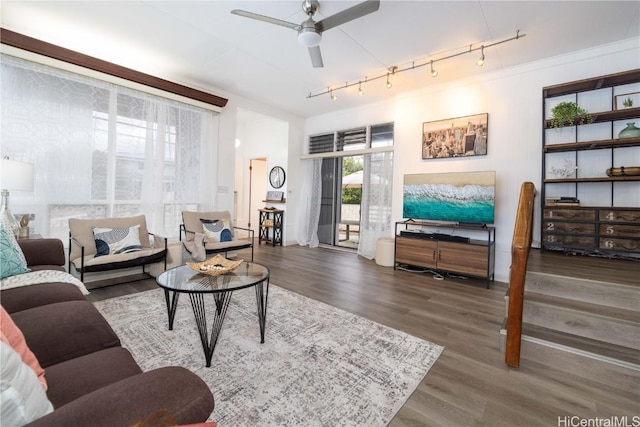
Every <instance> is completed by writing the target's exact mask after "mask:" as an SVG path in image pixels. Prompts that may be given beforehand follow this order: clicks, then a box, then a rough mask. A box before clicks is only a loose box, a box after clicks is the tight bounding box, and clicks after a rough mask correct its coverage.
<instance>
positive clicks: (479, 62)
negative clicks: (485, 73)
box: [476, 45, 484, 67]
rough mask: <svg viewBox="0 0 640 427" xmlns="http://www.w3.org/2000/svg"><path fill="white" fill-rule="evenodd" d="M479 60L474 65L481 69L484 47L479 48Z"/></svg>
mask: <svg viewBox="0 0 640 427" xmlns="http://www.w3.org/2000/svg"><path fill="white" fill-rule="evenodd" d="M480 53H481V54H480V58H478V61H476V65H477V66H478V67H482V66H483V65H484V45H483V46H482V47H481V48H480Z"/></svg>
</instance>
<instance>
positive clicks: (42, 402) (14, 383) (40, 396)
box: [0, 341, 53, 426]
mask: <svg viewBox="0 0 640 427" xmlns="http://www.w3.org/2000/svg"><path fill="white" fill-rule="evenodd" d="M0 360H2V364H1V365H0V420H2V425H7V426H22V425H24V424H27V423H29V422H31V421H33V420H36V419H38V418H40V417H42V416H44V415H46V414H48V413H50V412H53V406H52V405H51V402H49V399H47V395H46V393H45V392H44V389H43V388H42V387H41V385H40V382H39V381H38V377H37V376H36V374H35V373H34V372H33V370H32V369H31V368H30V367H28V366H27V365H26V364H25V363H23V362H22V360H21V359H20V355H18V353H16V352H15V350H13V349H12V348H11V346H10V345H8V344H6V343H4V342H2V341H0Z"/></svg>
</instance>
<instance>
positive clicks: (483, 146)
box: [422, 113, 489, 159]
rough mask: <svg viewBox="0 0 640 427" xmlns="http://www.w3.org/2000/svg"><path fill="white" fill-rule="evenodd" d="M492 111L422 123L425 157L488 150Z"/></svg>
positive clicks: (484, 153) (439, 157) (475, 153)
mask: <svg viewBox="0 0 640 427" xmlns="http://www.w3.org/2000/svg"><path fill="white" fill-rule="evenodd" d="M488 129H489V114H488V113H484V114H476V115H473V116H465V117H456V118H454V119H446V120H438V121H435V122H425V123H423V124H422V158H423V159H441V158H447V157H464V156H483V155H486V154H487V142H488Z"/></svg>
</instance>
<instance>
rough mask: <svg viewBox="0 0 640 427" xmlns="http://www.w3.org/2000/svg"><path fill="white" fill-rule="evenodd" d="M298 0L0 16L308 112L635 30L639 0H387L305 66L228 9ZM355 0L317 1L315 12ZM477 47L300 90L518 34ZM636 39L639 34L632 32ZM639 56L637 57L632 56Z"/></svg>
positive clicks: (289, 15)
mask: <svg viewBox="0 0 640 427" xmlns="http://www.w3.org/2000/svg"><path fill="white" fill-rule="evenodd" d="M301 3H302V2H301V1H300V0H295V1H110V2H109V1H102V2H93V1H6V0H2V2H1V8H2V9H1V13H2V14H1V18H0V25H1V26H2V27H4V28H7V29H9V30H12V31H16V32H19V33H22V34H25V35H28V36H31V37H34V38H38V39H41V40H45V41H47V42H50V43H53V44H57V45H59V46H62V47H66V48H69V49H73V50H76V51H79V52H82V53H85V54H88V55H91V56H94V57H97V58H100V59H104V60H107V61H111V62H114V63H117V64H120V65H122V66H125V67H129V68H132V69H135V70H138V71H141V72H144V73H147V74H152V75H156V76H158V77H162V78H165V79H167V80H171V81H174V82H176V83H181V84H185V85H190V86H193V87H196V88H198V89H201V90H204V91H208V92H212V93H214V94H216V95H220V96H224V97H228V98H230V99H233V96H234V95H241V96H243V97H246V98H248V99H250V100H255V101H259V102H263V103H267V104H270V105H273V106H275V107H278V108H281V109H283V110H285V111H288V112H291V113H294V114H297V115H300V116H304V117H308V116H313V115H317V114H322V113H326V112H330V111H336V110H341V109H344V108H349V107H353V106H357V105H361V104H364V103H370V102H375V101H379V100H382V99H384V98H385V97H388V96H389V95H390V94H397V93H399V92H402V91H407V90H414V89H416V88H420V87H424V86H427V85H429V84H434V82H443V81H447V80H451V79H457V78H462V77H467V76H471V75H473V74H477V73H486V72H488V71H492V70H498V69H501V68H505V67H511V66H514V65H518V64H522V63H526V62H531V61H535V60H539V59H542V58H546V57H550V56H556V55H560V54H564V53H568V52H572V51H577V50H582V49H586V48H590V47H594V46H599V45H604V44H607V43H611V42H615V41H618V40H624V39H630V38H638V37H640V2H639V1H418V0H415V1H390V0H382V1H381V4H380V9H379V10H378V11H377V12H374V13H372V14H369V15H366V16H364V17H362V18H360V19H358V20H355V21H351V22H348V23H346V24H343V25H342V26H339V27H336V28H333V29H330V30H328V31H326V32H325V33H324V35H323V40H322V43H321V45H320V46H321V50H322V55H323V59H324V68H321V69H315V68H313V67H312V66H311V61H310V59H309V55H308V53H307V50H306V48H304V47H302V46H300V45H299V44H298V42H297V34H296V32H295V31H293V30H291V29H289V28H285V27H280V26H276V25H272V24H267V23H263V22H259V21H255V20H252V19H248V18H243V17H240V16H236V15H232V14H231V13H230V11H231V10H232V9H244V10H247V11H251V12H255V13H259V14H262V15H268V16H271V17H274V18H278V19H282V20H286V21H290V22H294V23H300V22H302V21H304V20H305V19H306V15H305V14H304V13H303V12H302V9H301ZM357 3H359V0H355V1H333V0H321V1H320V8H321V10H320V12H319V14H318V15H317V16H316V17H315V19H316V21H317V20H319V19H322V18H323V17H326V16H330V15H333V14H335V13H337V12H339V11H341V10H344V9H346V8H348V7H351V6H353V5H355V4H357ZM517 30H520V32H521V34H526V37H524V38H521V39H519V40H516V41H511V42H508V43H504V44H501V45H498V46H494V47H491V48H488V49H486V50H485V55H486V64H485V66H484V67H478V66H476V65H475V61H476V59H477V58H478V56H479V53H477V52H473V53H469V54H464V55H461V56H459V57H457V58H455V59H450V60H445V61H442V62H436V64H435V65H434V68H436V69H437V70H438V71H439V73H440V74H439V76H438V77H437V78H436V79H433V78H432V77H431V76H430V75H429V71H430V70H429V67H428V66H427V67H422V68H419V69H415V70H411V71H407V72H403V73H400V74H397V75H395V76H393V77H392V78H391V81H392V83H393V88H392V89H386V88H385V79H381V80H376V81H374V82H370V83H368V84H365V85H363V91H364V95H363V96H362V97H360V96H358V94H357V86H356V87H352V88H349V89H344V90H339V91H336V95H338V97H339V100H338V101H331V100H330V99H329V96H328V95H323V96H319V97H314V98H310V99H308V98H307V95H308V94H309V93H310V92H312V93H318V92H322V91H324V90H326V89H327V87H337V86H344V85H345V83H346V82H349V83H353V82H357V81H359V80H362V79H364V77H365V76H368V77H369V78H371V77H375V76H379V75H383V74H385V73H386V70H387V69H388V68H389V67H392V66H398V67H399V68H405V67H408V66H411V64H412V63H415V64H421V63H425V62H427V61H429V60H431V59H434V60H436V61H437V59H438V58H442V57H444V56H447V55H451V54H453V53H457V52H461V51H464V50H465V49H469V47H470V45H473V47H478V46H480V45H482V44H485V45H486V44H490V43H493V42H496V41H499V40H503V39H507V38H510V37H513V36H515V35H516V32H517ZM639 40H640V39H639ZM639 62H640V59H639Z"/></svg>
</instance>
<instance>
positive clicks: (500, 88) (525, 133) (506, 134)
mask: <svg viewBox="0 0 640 427" xmlns="http://www.w3.org/2000/svg"><path fill="white" fill-rule="evenodd" d="M638 58H640V43H639V42H638V40H637V39H631V40H626V41H623V42H618V43H614V44H609V45H605V46H599V47H594V48H592V49H588V50H584V51H579V52H574V53H572V54H569V55H563V56H558V57H553V58H548V59H545V60H542V61H537V62H533V63H529V64H525V65H522V66H517V67H512V68H508V69H504V70H500V71H497V72H487V73H485V74H478V75H477V76H476V77H473V78H468V79H464V80H458V81H454V82H451V83H446V84H437V83H436V84H434V79H432V78H431V77H430V76H425V77H424V78H425V87H424V88H423V89H421V90H418V91H414V92H410V93H404V94H399V95H396V96H392V97H390V98H389V100H388V101H386V102H382V103H376V104H370V105H364V106H362V107H361V108H354V109H349V110H341V111H336V112H334V113H330V114H325V115H321V116H316V117H312V118H309V119H307V120H306V125H305V137H304V143H303V147H302V149H303V150H305V149H306V148H305V147H306V144H307V141H308V138H309V136H310V135H315V134H318V133H322V132H331V131H335V130H343V129H351V128H354V127H357V126H365V125H372V124H377V123H385V122H391V121H393V122H395V142H394V145H395V157H394V164H395V168H394V178H393V194H394V195H393V205H392V212H393V218H392V220H393V221H394V222H395V221H400V220H402V181H403V175H404V174H409V173H431V172H465V171H487V170H488V171H496V178H497V186H496V212H495V214H496V221H495V226H496V280H498V281H501V282H507V281H508V277H509V266H510V264H511V255H510V251H511V239H512V233H513V227H514V223H515V212H516V208H517V203H518V196H519V190H520V185H521V183H522V182H524V181H532V182H533V183H534V184H535V185H536V187H539V186H540V179H541V170H540V169H541V156H542V154H541V145H542V142H541V141H542V130H541V122H542V88H543V87H544V86H549V85H553V84H559V83H564V82H568V81H573V80H579V79H583V78H590V77H594V76H598V75H603V74H609V73H615V72H620V71H625V70H630V69H634V68H638V67H639V66H640V64H639V61H638ZM470 66H471V65H470ZM427 79H428V80H427ZM345 96H346V95H345ZM479 113H488V114H489V132H488V153H487V155H486V156H475V157H462V158H448V159H431V160H422V159H421V140H422V138H421V131H422V123H423V122H429V121H435V120H441V119H448V118H453V117H460V116H466V115H471V114H479ZM287 179H289V178H287ZM534 227H535V229H534V246H536V247H537V246H539V244H540V242H539V236H540V201H539V200H536V216H535V225H534Z"/></svg>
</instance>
